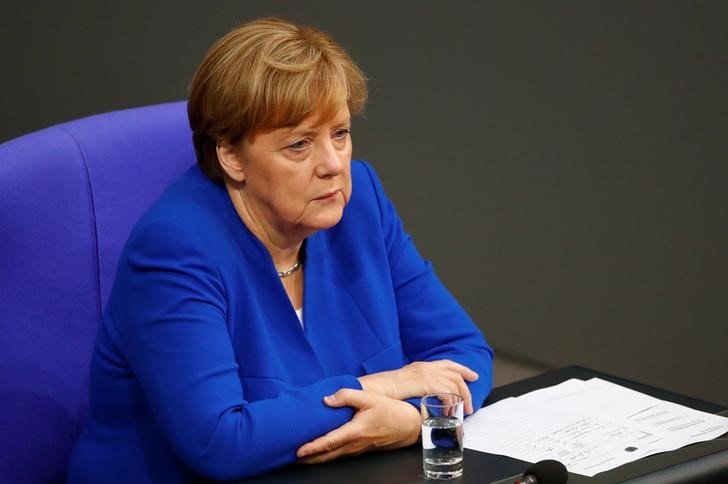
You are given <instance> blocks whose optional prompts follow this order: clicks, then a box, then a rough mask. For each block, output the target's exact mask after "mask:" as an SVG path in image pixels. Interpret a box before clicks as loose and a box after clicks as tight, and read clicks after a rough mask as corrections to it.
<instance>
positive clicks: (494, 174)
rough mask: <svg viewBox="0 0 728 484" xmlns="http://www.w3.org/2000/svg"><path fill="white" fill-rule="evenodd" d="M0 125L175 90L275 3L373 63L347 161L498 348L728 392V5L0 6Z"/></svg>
mask: <svg viewBox="0 0 728 484" xmlns="http://www.w3.org/2000/svg"><path fill="white" fill-rule="evenodd" d="M13 3H14V5H7V4H6V5H5V6H3V7H2V8H1V9H0V11H1V13H2V15H1V17H0V18H1V19H2V20H0V23H1V24H2V29H0V58H1V59H2V64H1V65H2V75H1V76H0V86H2V91H1V92H2V98H1V101H0V102H2V105H1V107H2V118H0V139H2V140H6V139H9V138H12V137H14V136H17V135H20V134H22V133H25V132H29V131H32V130H36V129H40V128H42V127H45V126H48V125H51V124H54V123H57V122H61V121H65V120H68V119H72V118H77V117H80V116H84V115H88V114H93V113H97V112H102V111H108V110H113V109H119V108H126V107H131V106H138V105H144V104H151V103H158V102H164V101H172V100H177V99H182V98H184V97H185V91H186V86H187V82H188V80H189V79H190V77H191V74H192V72H193V70H194V68H195V66H196V65H197V63H198V62H199V61H200V60H201V58H202V56H203V55H204V52H205V51H206V50H207V48H208V47H209V45H210V44H211V42H212V41H213V40H214V39H215V38H217V37H219V36H221V35H222V34H224V33H225V32H227V31H228V30H229V29H230V28H232V27H233V26H234V25H236V24H237V23H239V22H241V21H244V20H247V19H252V18H255V17H258V16H262V15H270V14H276V15H281V16H285V17H288V18H290V19H293V20H298V21H303V22H307V23H313V24H315V25H318V26H319V27H321V28H323V29H325V30H327V31H329V32H330V33H332V34H333V35H334V37H335V38H337V39H338V40H339V41H340V43H342V44H343V45H344V46H345V47H346V48H348V50H349V51H350V53H351V54H352V56H353V57H354V58H355V59H356V60H357V61H358V62H359V63H360V65H361V66H362V68H363V69H364V71H365V72H366V73H367V75H368V76H369V77H370V78H371V90H372V94H371V102H370V104H369V106H368V109H367V113H366V117H365V118H363V119H359V120H358V121H357V122H356V123H355V133H354V135H355V155H357V156H359V157H364V158H367V159H369V160H371V161H372V162H373V163H374V165H375V166H376V168H377V169H378V171H379V173H380V176H381V177H382V179H383V181H384V184H385V186H386V188H387V190H388V192H389V194H390V196H391V198H392V199H393V200H394V201H395V203H396V204H397V206H398V208H399V210H400V213H401V215H402V217H403V218H404V220H405V222H406V227H407V229H408V230H409V231H410V232H412V233H413V235H414V237H415V240H416V241H417V243H418V246H419V247H420V249H421V251H422V252H423V254H424V255H425V256H426V257H428V258H429V259H431V260H432V261H433V262H434V264H435V267H436V269H437V270H438V272H439V274H440V276H441V277H442V279H444V281H445V282H446V283H447V285H448V287H450V288H451V290H452V292H453V293H454V294H455V295H456V296H457V297H458V298H459V299H460V301H461V302H462V303H463V305H464V306H465V307H466V308H467V309H468V310H469V312H470V313H471V315H472V316H473V318H474V319H475V320H476V321H477V322H478V324H479V325H480V326H481V328H482V329H483V330H484V331H485V333H486V335H487V337H488V339H489V341H490V342H491V343H492V344H493V346H494V347H495V348H496V349H497V350H499V351H500V352H501V354H504V355H509V356H515V357H520V358H525V359H530V360H532V361H535V362H539V363H543V364H545V365H562V364H567V363H580V364H584V365H589V366H592V367H594V368H597V369H600V370H603V371H606V372H612V373H616V374H619V375H622V376H625V377H629V378H633V379H637V380H641V381H644V382H649V383H652V384H654V385H657V386H663V387H666V388H668V389H672V390H677V391H680V392H684V393H687V394H691V395H694V396H697V397H702V398H704V399H708V400H713V401H717V402H720V403H724V404H725V403H727V402H728V378H727V377H726V369H727V367H728V365H726V359H727V357H726V355H725V353H726V350H727V349H728V297H727V296H728V294H727V293H728V228H727V227H726V225H727V222H728V195H727V190H726V187H727V186H728V141H726V138H727V135H728V129H727V128H728V94H727V93H726V88H727V86H728V2H705V1H685V2H665V1H654V2H645V1H633V2H614V1H610V2H582V1H576V2H532V1H531V2H454V1H452V2H446V1H442V2H433V1H419V2H405V1H394V0H392V1H388V2H374V1H366V2H356V3H353V2H346V1H310V0H309V1H306V2H296V1H289V2H270V1H268V2H263V1H245V2H243V1H238V2H233V1H226V2H190V1H176V2H148V3H146V2H144V3H142V2H100V1H85V2H57V3H55V2H37V3H33V2H30V3H27V2H24V3H22V6H21V3H20V2H13Z"/></svg>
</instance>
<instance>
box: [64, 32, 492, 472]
mask: <svg viewBox="0 0 728 484" xmlns="http://www.w3.org/2000/svg"><path fill="white" fill-rule="evenodd" d="M366 94H367V93H366V84H365V80H364V77H363V75H362V73H361V72H360V71H359V69H358V68H357V67H356V65H355V64H354V63H353V62H352V61H351V59H350V58H349V57H348V55H347V54H346V53H345V52H344V51H343V50H342V49H341V48H339V47H338V46H337V45H336V44H335V43H334V42H333V41H332V40H331V39H330V38H329V37H328V36H327V35H325V34H323V33H322V32H319V31H317V30H315V29H311V28H300V27H297V26H295V25H293V24H290V23H287V22H284V21H281V20H276V19H266V20H258V21H254V22H250V23H248V24H246V25H243V26H241V27H239V28H237V29H235V30H234V31H232V32H231V33H230V34H228V35H226V36H225V37H223V38H222V39H221V40H219V41H218V42H217V43H216V44H215V45H214V46H213V47H212V49H211V50H210V51H209V52H208V54H207V56H206V57H205V59H204V61H203V62H202V64H201V65H200V67H199V68H198V71H197V73H196V75H195V77H194V79H193V81H192V84H191V92H190V98H189V104H188V112H189V119H190V125H191V127H192V130H193V140H194V145H195V149H196V153H197V158H198V160H197V161H198V165H197V166H194V167H193V168H191V169H190V170H189V171H188V172H187V173H185V174H184V175H183V176H182V177H181V178H180V179H178V180H177V181H176V182H175V183H173V184H172V185H171V186H170V187H169V188H168V189H167V190H166V191H165V193H164V194H163V195H162V196H161V198H160V199H159V200H158V201H157V202H156V203H155V204H154V205H153V206H152V207H151V208H150V209H149V211H148V212H147V213H146V214H145V215H144V216H143V217H142V218H141V220H140V221H139V222H138V224H137V225H136V226H135V228H134V229H133V231H132V233H131V235H130V237H129V241H128V242H127V245H126V246H125V248H124V251H123V253H122V256H121V258H120V262H119V267H118V269H117V275H116V280H115V283H114V288H113V290H112V294H111V296H110V299H109V302H108V304H107V306H106V308H105V310H104V315H103V321H102V324H101V328H100V332H99V336H98V339H97V343H96V349H95V351H94V355H93V362H92V369H91V401H90V411H89V416H88V422H87V425H86V427H85V429H84V431H83V432H82V435H81V437H80V439H79V442H78V444H77V446H76V448H75V451H74V455H73V457H72V460H71V466H70V476H69V477H70V481H71V482H112V481H120V482H171V481H175V480H177V481H181V480H184V479H186V478H190V477H193V476H203V477H207V478H214V479H236V478H243V477H246V476H251V475H254V474H258V473H261V472H265V471H268V470H270V469H273V468H276V467H279V466H282V465H285V464H288V463H292V462H295V461H299V462H303V463H320V462H326V461H329V460H331V459H334V458H337V457H339V456H342V455H349V454H356V453H360V452H364V451H368V450H373V449H377V450H384V449H394V448H398V447H403V446H407V445H410V444H412V443H414V442H416V441H417V437H418V435H419V430H420V416H419V412H418V410H417V406H416V405H417V402H416V398H417V397H420V396H422V395H424V394H426V393H429V392H434V391H451V392H456V393H459V394H461V395H463V396H464V397H465V399H466V402H467V403H466V407H467V408H466V411H472V409H473V406H475V407H478V406H480V405H481V403H482V402H483V400H484V398H485V396H486V395H487V393H488V392H489V390H490V382H491V359H492V356H491V350H490V348H489V347H488V346H487V344H486V342H485V340H484V339H483V337H482V335H481V334H480V332H479V331H478V330H477V328H476V327H475V325H474V324H473V323H472V322H471V321H470V319H469V318H468V316H467V315H466V313H465V312H464V311H463V309H462V308H461V307H460V306H459V305H458V304H457V303H456V302H455V300H454V299H453V298H452V296H451V295H450V294H449V293H448V292H447V291H446V289H445V288H444V287H443V286H442V285H441V283H440V282H439V281H438V279H437V278H436V276H435V275H434V273H433V271H432V268H431V266H430V265H429V263H427V262H425V261H424V260H423V259H422V258H421V257H420V255H419V254H418V253H417V251H416V249H415V247H414V245H413V244H412V242H411V241H410V239H409V237H408V236H407V235H406V234H405V233H404V232H403V229H402V224H401V222H400V220H399V218H398V217H397V215H396V213H395V210H394V208H393V207H392V205H391V204H390V202H389V201H388V200H387V198H386V196H385V195H384V192H383V191H382V187H381V185H380V183H379V180H378V179H377V177H376V175H375V174H374V172H373V170H372V169H371V167H370V166H368V165H367V164H365V163H363V162H353V163H352V162H351V124H350V123H351V120H350V116H351V115H352V114H357V113H359V112H360V111H361V110H362V109H363V106H364V103H365V100H366ZM407 399H410V400H409V401H407Z"/></svg>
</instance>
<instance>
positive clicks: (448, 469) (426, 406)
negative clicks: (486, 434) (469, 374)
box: [420, 393, 463, 479]
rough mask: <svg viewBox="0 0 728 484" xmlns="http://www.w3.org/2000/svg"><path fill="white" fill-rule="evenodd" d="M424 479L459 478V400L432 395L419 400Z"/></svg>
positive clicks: (447, 395) (451, 394)
mask: <svg viewBox="0 0 728 484" xmlns="http://www.w3.org/2000/svg"><path fill="white" fill-rule="evenodd" d="M420 411H421V413H422V465H423V470H424V473H425V479H454V478H456V477H460V476H462V475H463V397H461V396H460V395H456V394H454V393H434V394H432V395H425V396H424V397H422V399H421V400H420Z"/></svg>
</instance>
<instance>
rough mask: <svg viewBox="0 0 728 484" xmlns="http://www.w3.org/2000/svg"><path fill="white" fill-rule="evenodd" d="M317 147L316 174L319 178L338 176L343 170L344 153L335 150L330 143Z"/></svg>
mask: <svg viewBox="0 0 728 484" xmlns="http://www.w3.org/2000/svg"><path fill="white" fill-rule="evenodd" d="M319 147H320V149H319V153H318V157H319V159H318V163H317V174H318V175H319V176H321V177H325V176H333V175H339V174H340V173H341V172H342V170H343V169H344V161H345V160H344V159H343V157H344V156H345V155H344V153H342V152H341V150H337V149H336V147H335V146H334V144H333V143H331V142H329V143H324V144H323V145H319Z"/></svg>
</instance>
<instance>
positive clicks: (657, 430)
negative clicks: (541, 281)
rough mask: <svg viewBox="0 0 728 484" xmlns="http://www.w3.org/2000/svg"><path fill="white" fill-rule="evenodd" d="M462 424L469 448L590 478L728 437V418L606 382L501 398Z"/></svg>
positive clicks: (575, 381) (579, 382)
mask: <svg viewBox="0 0 728 484" xmlns="http://www.w3.org/2000/svg"><path fill="white" fill-rule="evenodd" d="M464 425H465V427H464V429H465V447H466V448H468V449H472V450H477V451H481V452H489V453H492V454H501V455H506V456H509V457H513V458H516V459H521V460H524V461H527V462H538V461H540V460H543V459H555V460H558V461H559V462H561V463H563V464H564V465H565V466H566V468H567V469H568V471H569V472H574V473H576V474H582V475H584V476H588V477H592V476H594V475H595V474H598V473H599V472H604V471H608V470H610V469H613V468H615V467H618V466H620V465H622V464H626V463H627V462H632V461H635V460H637V459H641V458H642V457H646V456H648V455H652V454H657V453H660V452H666V451H670V450H675V449H678V448H680V447H684V446H686V445H688V444H693V443H696V442H702V441H705V440H711V439H714V438H716V437H719V436H721V435H723V434H724V433H726V432H728V418H726V417H721V416H719V415H713V414H710V413H706V412H700V411H698V410H694V409H692V408H688V407H684V406H682V405H678V404H676V403H672V402H667V401H665V400H660V399H658V398H654V397H651V396H649V395H645V394H643V393H640V392H637V391H635V390H630V389H629V388H625V387H622V386H619V385H617V384H615V383H611V382H608V381H605V380H602V379H600V378H592V379H590V380H586V381H584V380H578V379H571V380H567V381H565V382H563V383H560V384H558V385H555V386H552V387H548V388H542V389H540V390H536V391H533V392H531V393H527V394H525V395H522V396H520V397H513V398H507V399H504V400H501V401H499V402H496V403H494V404H493V405H490V406H488V407H485V408H481V409H480V410H478V411H477V412H476V413H474V414H473V415H471V416H470V417H468V418H466V419H465V424H464Z"/></svg>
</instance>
